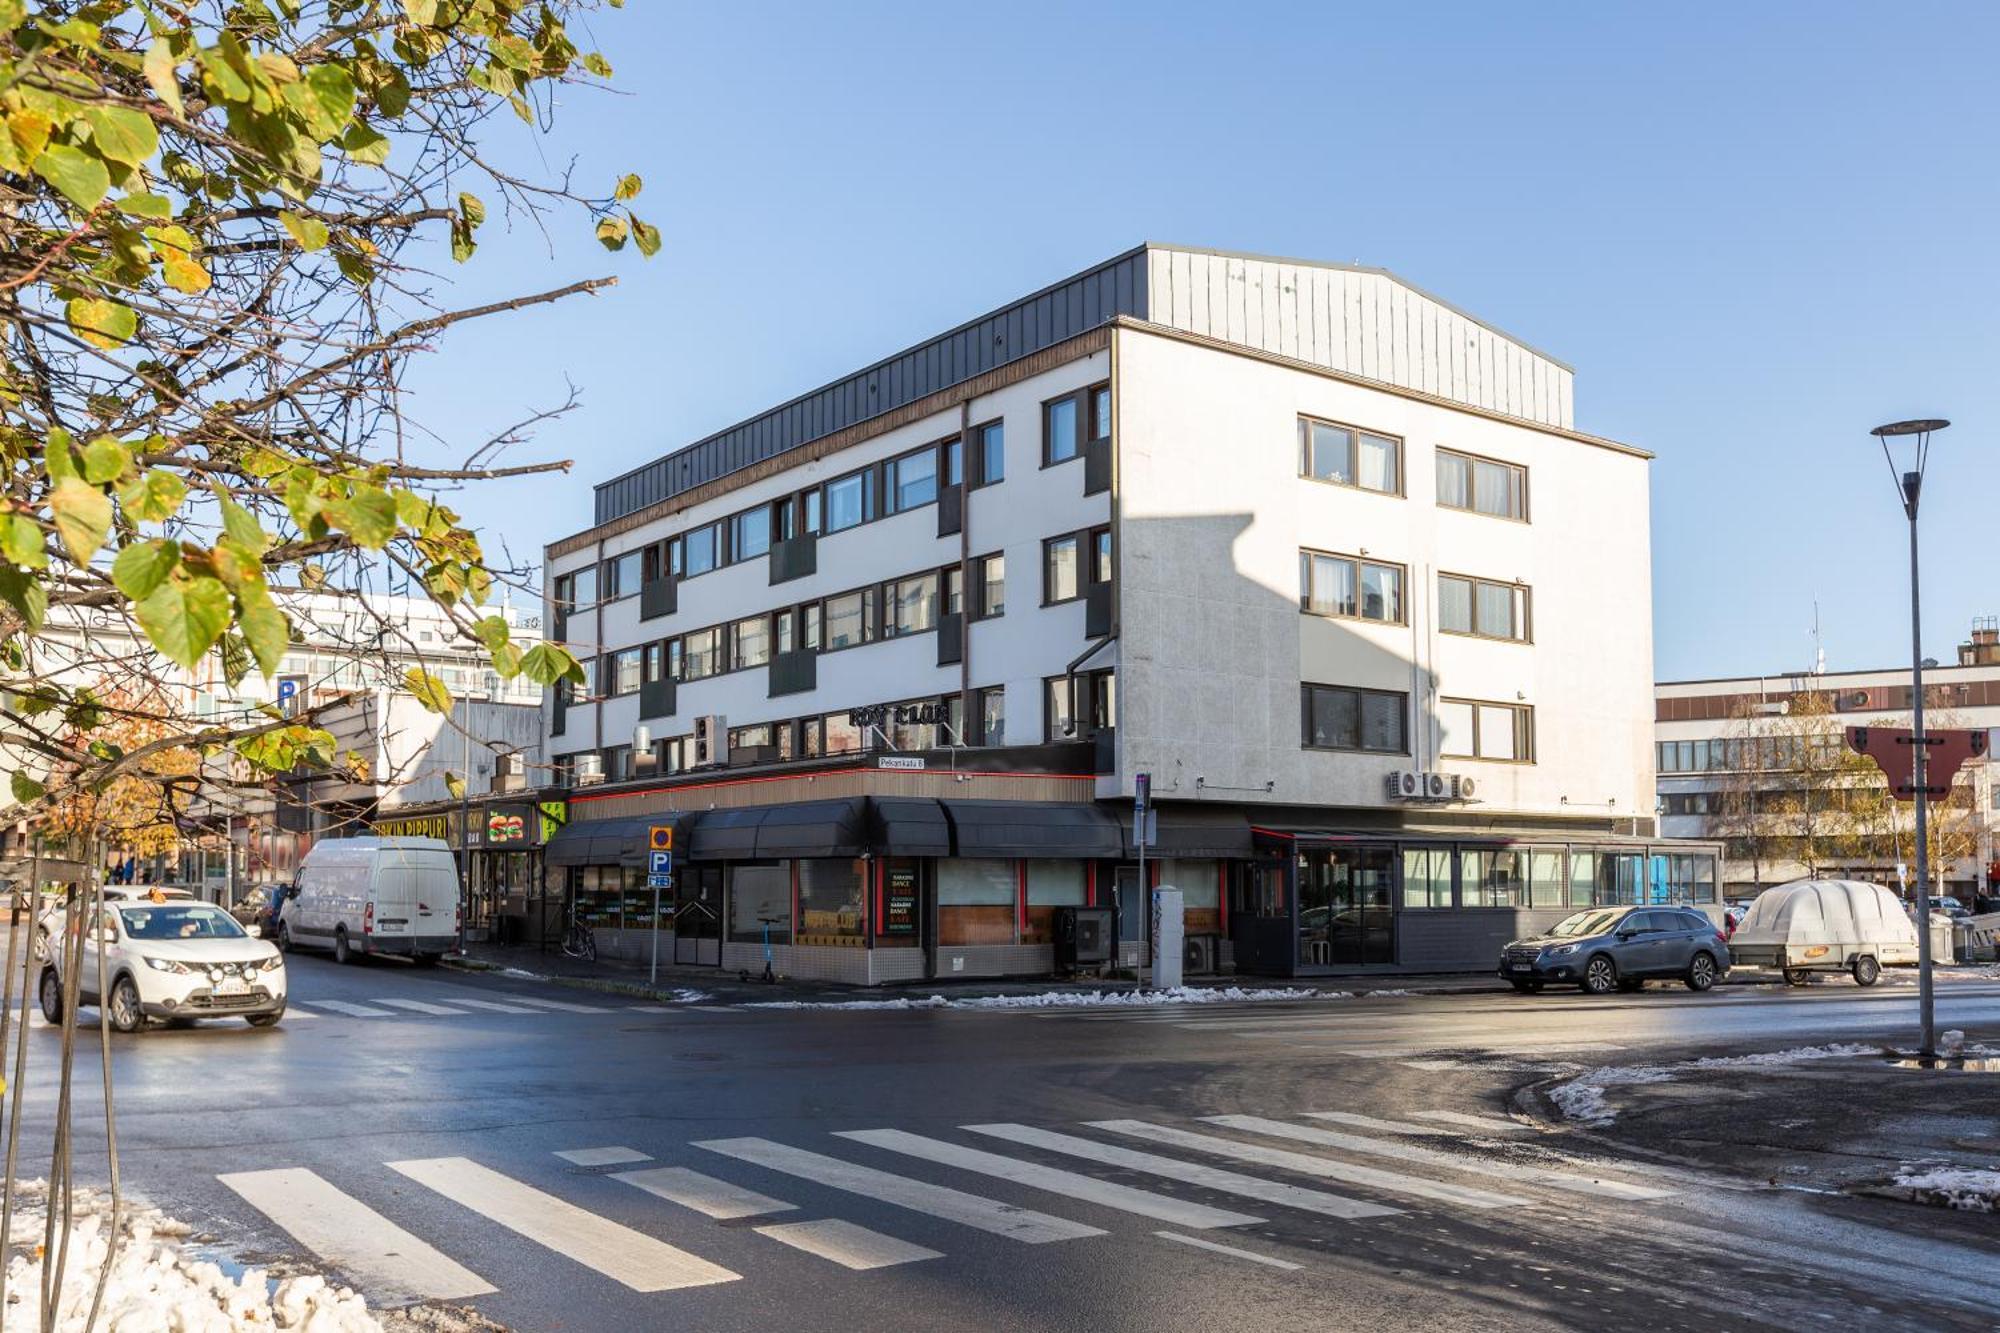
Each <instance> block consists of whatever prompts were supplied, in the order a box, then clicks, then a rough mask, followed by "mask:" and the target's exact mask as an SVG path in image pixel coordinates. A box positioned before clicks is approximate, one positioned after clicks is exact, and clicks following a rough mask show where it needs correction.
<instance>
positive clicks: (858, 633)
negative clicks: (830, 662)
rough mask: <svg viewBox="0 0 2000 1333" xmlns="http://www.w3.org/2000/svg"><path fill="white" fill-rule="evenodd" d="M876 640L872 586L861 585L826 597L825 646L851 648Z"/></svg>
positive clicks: (829, 648) (829, 647) (830, 650)
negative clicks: (853, 589)
mask: <svg viewBox="0 0 2000 1333" xmlns="http://www.w3.org/2000/svg"><path fill="white" fill-rule="evenodd" d="M874 640H875V590H874V589H873V588H862V589H859V590H858V591H855V592H849V593H842V594H841V595H840V596H838V597H829V598H827V599H826V648H827V651H828V652H832V651H834V650H835V649H838V648H852V647H854V646H855V645H856V644H862V643H872V642H874Z"/></svg>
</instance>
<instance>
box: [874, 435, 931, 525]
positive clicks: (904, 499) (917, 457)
mask: <svg viewBox="0 0 2000 1333" xmlns="http://www.w3.org/2000/svg"><path fill="white" fill-rule="evenodd" d="M937 465H938V454H937V447H936V446H935V445H933V446H931V447H930V448H927V449H918V450H916V451H915V452H913V453H907V454H904V455H903V456H902V457H900V458H892V459H890V460H889V461H888V462H887V463H885V464H884V465H883V473H882V498H883V503H884V506H885V508H886V510H887V512H888V513H891V514H900V513H902V512H903V511H904V510H906V509H918V508H921V507H923V506H924V505H927V504H933V503H935V502H936V500H937V488H938V466H937Z"/></svg>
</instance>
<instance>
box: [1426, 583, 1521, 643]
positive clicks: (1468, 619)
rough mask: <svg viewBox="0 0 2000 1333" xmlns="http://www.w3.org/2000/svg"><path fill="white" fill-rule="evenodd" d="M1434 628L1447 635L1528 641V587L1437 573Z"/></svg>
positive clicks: (1518, 641)
mask: <svg viewBox="0 0 2000 1333" xmlns="http://www.w3.org/2000/svg"><path fill="white" fill-rule="evenodd" d="M1438 628H1439V629H1441V630H1443V631H1444V632H1445V633H1447V634H1474V635H1478V636H1479V637H1481V638H1487V639H1511V640H1514V641H1515V642H1517V643H1526V642H1527V641H1528V589H1527V588H1526V587H1524V586H1523V585H1521V584H1518V583H1503V582H1500V581H1498V580H1496V579H1479V578H1472V577H1470V576H1468V575H1463V574H1440V575H1438Z"/></svg>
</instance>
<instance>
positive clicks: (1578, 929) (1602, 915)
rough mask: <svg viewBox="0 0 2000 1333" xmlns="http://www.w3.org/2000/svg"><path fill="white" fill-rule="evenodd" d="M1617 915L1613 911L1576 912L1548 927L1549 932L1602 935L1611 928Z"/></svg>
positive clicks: (1553, 933)
mask: <svg viewBox="0 0 2000 1333" xmlns="http://www.w3.org/2000/svg"><path fill="white" fill-rule="evenodd" d="M1618 917H1619V913H1618V912H1615V911H1612V912H1606V911H1602V910H1599V911H1595V912H1578V913H1577V914H1576V915H1575V916H1566V917H1564V918H1563V919H1562V920H1560V921H1558V922H1556V924H1555V926H1554V927H1553V928H1551V929H1550V931H1549V934H1551V935H1602V934H1603V933H1604V932H1605V931H1607V930H1609V929H1611V924H1612V922H1614V921H1616V920H1617V919H1618Z"/></svg>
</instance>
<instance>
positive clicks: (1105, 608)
mask: <svg viewBox="0 0 2000 1333" xmlns="http://www.w3.org/2000/svg"><path fill="white" fill-rule="evenodd" d="M1110 632H1111V585H1110V584H1109V583H1092V584H1090V585H1088V586H1086V587H1085V588H1084V590H1083V633H1084V637H1086V638H1091V639H1101V638H1103V637H1104V636H1105V635H1107V634H1109V633H1110Z"/></svg>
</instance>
